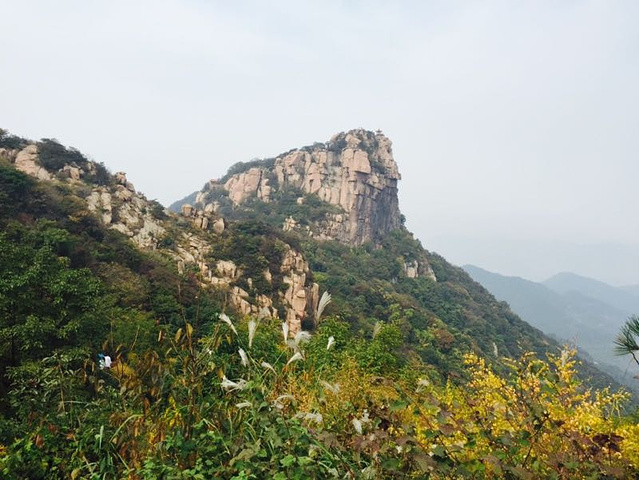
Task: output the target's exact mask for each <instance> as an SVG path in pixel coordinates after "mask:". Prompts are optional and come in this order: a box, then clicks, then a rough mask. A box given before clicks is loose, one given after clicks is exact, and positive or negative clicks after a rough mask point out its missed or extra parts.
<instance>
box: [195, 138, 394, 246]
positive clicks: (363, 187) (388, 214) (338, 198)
mask: <svg viewBox="0 0 639 480" xmlns="http://www.w3.org/2000/svg"><path fill="white" fill-rule="evenodd" d="M400 178H401V177H400V174H399V171H398V169H397V164H396V163H395V160H394V159H393V153H392V149H391V141H390V140H389V139H388V138H387V137H385V136H384V135H383V134H382V133H380V132H378V133H373V132H369V131H366V130H351V131H349V132H346V133H339V134H337V135H335V136H334V137H333V138H331V139H330V140H329V141H328V142H327V143H325V144H324V143H319V144H315V145H313V146H311V147H305V148H302V149H297V150H293V151H290V152H288V153H285V154H282V155H280V156H278V157H277V158H275V159H274V160H265V161H264V162H262V164H258V165H256V166H253V167H251V168H246V169H245V170H244V171H241V172H239V173H236V174H234V175H231V176H230V178H228V179H226V180H225V181H224V182H223V183H221V182H216V181H211V182H209V183H208V184H207V185H206V186H205V188H204V189H203V190H202V191H201V192H200V193H199V194H198V196H197V197H196V206H197V207H198V208H199V209H202V210H207V209H208V210H216V209H217V208H218V207H219V204H220V202H222V201H224V197H226V199H228V200H230V202H232V203H233V205H235V206H241V205H242V204H244V203H246V201H247V200H248V199H250V198H257V199H259V200H261V201H263V202H270V201H273V198H274V197H275V194H276V193H277V192H280V191H283V190H286V189H296V190H299V191H300V192H301V193H302V194H307V195H308V194H313V195H317V197H319V199H320V200H322V201H325V202H327V203H329V204H331V205H334V206H336V207H338V209H339V213H331V214H327V215H326V216H325V217H324V219H322V220H320V221H317V222H315V223H314V225H312V226H311V227H310V233H311V234H312V235H313V236H315V237H318V238H322V239H333V240H338V241H340V242H343V243H348V244H355V245H360V244H362V243H365V242H373V243H378V242H379V241H380V240H381V239H382V238H383V237H384V236H385V235H386V234H387V233H388V232H390V231H391V230H394V229H397V228H399V227H400V225H401V215H400V211H399V204H398V199H397V182H398V180H399V179H400ZM299 201H300V202H303V201H304V198H303V197H301V198H300V199H299ZM291 220H292V221H293V222H295V221H299V220H300V219H298V218H293V219H291ZM290 225H292V223H291V222H290V221H289V227H290Z"/></svg>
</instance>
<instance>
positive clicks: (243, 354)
mask: <svg viewBox="0 0 639 480" xmlns="http://www.w3.org/2000/svg"><path fill="white" fill-rule="evenodd" d="M238 353H239V354H240V358H241V359H242V365H244V366H245V367H248V364H249V361H248V356H247V355H246V352H245V351H244V349H243V348H240V349H239V350H238Z"/></svg>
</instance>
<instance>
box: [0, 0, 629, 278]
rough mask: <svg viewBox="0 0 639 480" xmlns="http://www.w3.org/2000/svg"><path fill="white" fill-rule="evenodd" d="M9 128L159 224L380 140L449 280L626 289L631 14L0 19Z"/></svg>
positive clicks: (1, 109)
mask: <svg viewBox="0 0 639 480" xmlns="http://www.w3.org/2000/svg"><path fill="white" fill-rule="evenodd" d="M0 12H1V14H0V45H2V47H0V65H1V68H2V75H0V127H2V128H5V129H8V130H10V131H11V132H12V133H15V134H17V135H21V136H25V137H28V138H33V139H39V138H46V137H48V138H56V139H58V140H59V141H60V142H62V143H64V144H66V145H71V146H74V147H76V148H78V149H80V150H81V151H83V152H84V153H86V154H87V155H89V156H90V157H91V158H93V159H94V160H96V161H100V162H104V163H105V164H106V166H107V167H108V168H109V169H110V170H111V171H114V172H115V171H125V172H127V175H128V178H129V179H130V180H131V181H132V182H133V183H134V184H135V186H136V188H137V189H138V190H140V191H142V192H144V193H145V194H146V195H147V197H149V198H155V199H157V200H159V201H160V202H162V203H163V204H165V205H168V204H170V203H172V202H173V201H175V200H177V199H179V198H182V197H184V196H186V195H187V194H189V193H191V192H193V191H195V190H198V189H199V188H201V186H202V185H203V184H204V183H205V182H206V181H208V180H209V179H211V178H217V177H220V176H222V175H223V174H224V173H225V171H226V169H227V168H228V167H229V166H230V165H232V164H233V163H236V162H238V161H248V160H251V159H253V158H258V157H260V158H261V157H270V156H275V155H277V154H279V153H282V152H285V151H287V150H290V149H291V148H295V147H300V146H303V145H308V144H312V143H314V142H316V141H326V140H328V139H329V138H330V137H331V136H332V135H333V134H334V133H337V132H339V131H344V130H349V129H352V128H360V127H361V128H368V129H371V130H376V129H381V130H382V131H383V132H384V133H385V134H386V135H387V136H388V137H389V138H390V139H391V140H392V141H393V150H394V154H395V159H396V161H397V163H398V165H399V169H400V172H401V173H402V175H403V180H402V181H401V182H400V208H401V209H402V211H403V213H404V214H405V215H406V217H407V220H408V221H407V226H408V227H409V229H410V230H412V231H413V232H414V233H415V235H416V236H417V237H418V238H419V239H420V240H421V241H422V244H423V245H424V246H425V247H426V248H427V249H429V250H433V251H436V252H438V253H440V254H442V255H444V256H445V257H446V258H448V259H449V260H450V261H452V262H453V263H455V264H459V265H461V264H465V263H472V264H476V265H478V266H481V267H483V268H486V269H488V270H492V271H496V272H499V273H502V274H507V275H519V276H523V277H525V278H529V279H532V280H542V279H544V278H546V277H549V276H551V275H553V274H554V273H557V272H560V271H573V272H575V273H579V274H582V275H587V276H592V277H594V278H598V279H600V280H603V281H607V282H609V283H612V284H615V285H621V284H639V222H638V221H637V205H639V188H637V180H639V162H638V161H636V160H637V159H636V152H637V151H639V149H638V147H639V88H638V85H639V28H637V19H638V18H639V2H636V1H614V0H609V1H608V0H600V1H586V0H584V1H578V0H565V1H561V2H557V1H542V0H536V1H533V0H530V1H521V2H519V1H518V2H513V1H497V0H495V1H481V0H480V1H469V2H462V1H450V0H446V1H444V0H441V1H397V2H388V1H375V0H368V1H362V0H360V1H358V0H350V1H346V0H343V1H331V0H324V1H305V2H300V1H277V0H275V1H269V2H262V1H257V0H255V1H236V2H227V1H215V0H152V1H151V0H142V1H136V0H127V1H121V0H109V1H100V0H61V1H53V0H13V1H12V0H0Z"/></svg>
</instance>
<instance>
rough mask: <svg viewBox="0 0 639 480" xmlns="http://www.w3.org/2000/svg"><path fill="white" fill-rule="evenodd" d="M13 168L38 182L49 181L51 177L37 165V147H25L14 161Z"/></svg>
mask: <svg viewBox="0 0 639 480" xmlns="http://www.w3.org/2000/svg"><path fill="white" fill-rule="evenodd" d="M15 167H16V168H17V169H18V170H20V171H21V172H24V173H26V174H27V175H31V176H32V177H36V178H37V179H39V180H51V179H52V178H53V177H52V176H51V174H50V173H49V172H48V171H47V170H46V168H44V167H42V166H41V165H40V164H39V163H38V147H36V146H35V145H27V146H26V147H24V149H22V150H21V151H20V152H19V153H18V155H17V156H16V159H15Z"/></svg>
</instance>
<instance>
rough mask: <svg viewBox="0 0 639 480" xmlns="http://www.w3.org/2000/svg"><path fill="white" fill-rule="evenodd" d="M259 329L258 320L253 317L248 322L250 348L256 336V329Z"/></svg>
mask: <svg viewBox="0 0 639 480" xmlns="http://www.w3.org/2000/svg"><path fill="white" fill-rule="evenodd" d="M256 330H257V322H256V321H255V320H253V319H251V320H249V323H248V342H249V348H251V347H252V346H253V339H254V338H255V331H256Z"/></svg>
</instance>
